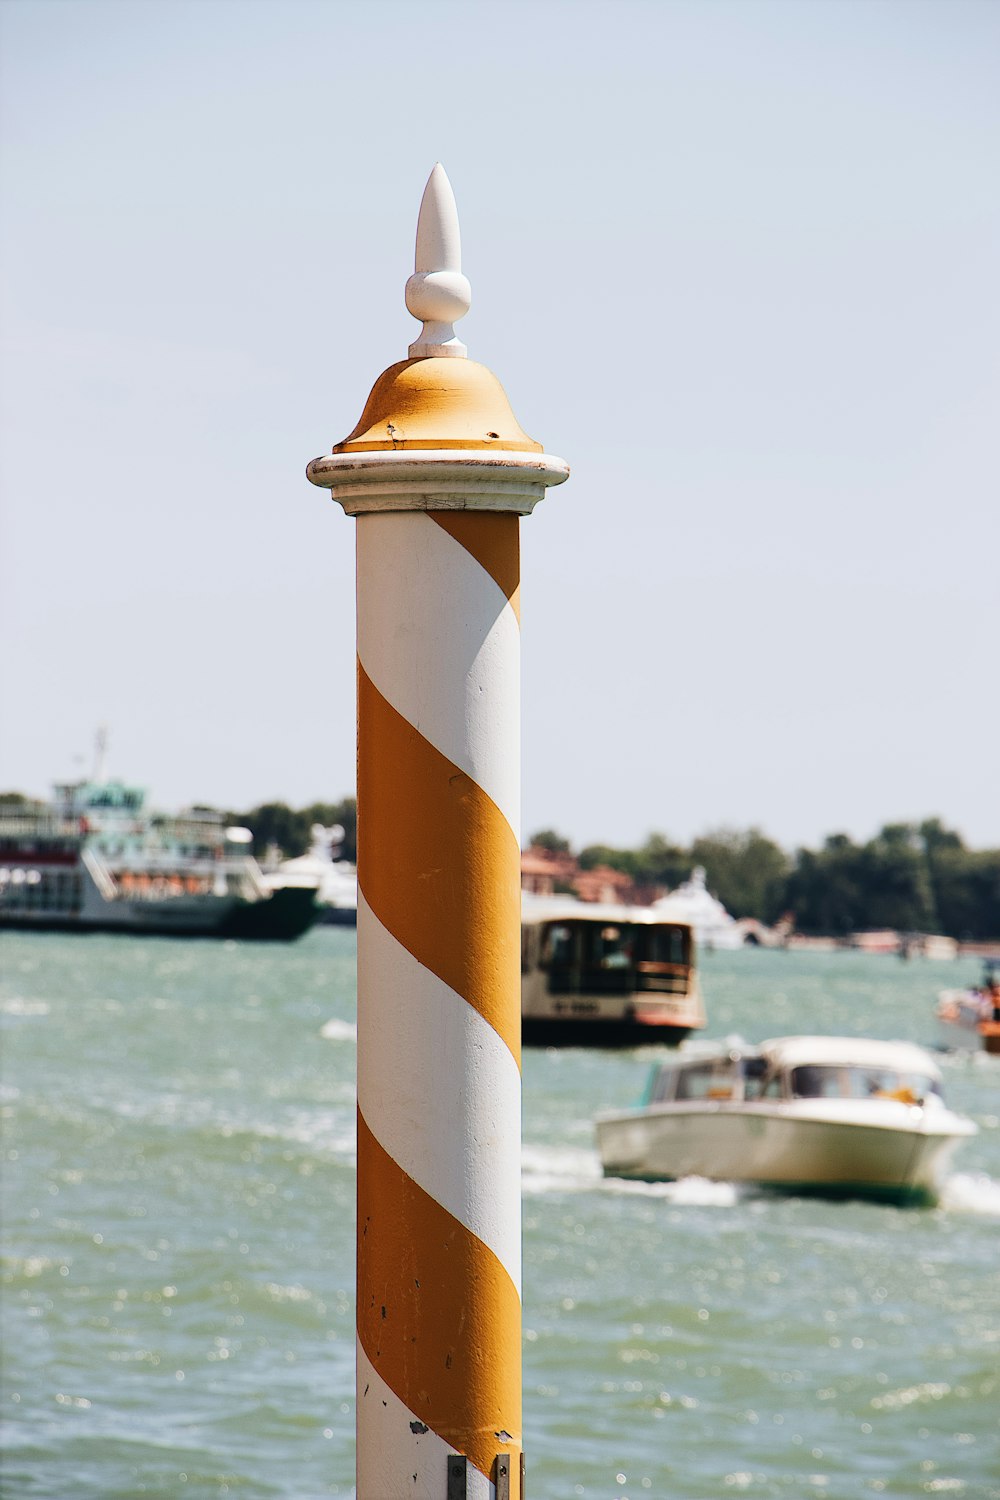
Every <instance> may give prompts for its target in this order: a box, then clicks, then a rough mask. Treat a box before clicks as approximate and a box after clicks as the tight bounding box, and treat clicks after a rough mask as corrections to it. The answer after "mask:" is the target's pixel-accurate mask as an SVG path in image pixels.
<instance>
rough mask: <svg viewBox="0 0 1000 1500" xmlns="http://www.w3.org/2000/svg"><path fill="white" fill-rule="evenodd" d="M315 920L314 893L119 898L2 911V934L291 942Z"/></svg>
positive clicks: (290, 891)
mask: <svg viewBox="0 0 1000 1500" xmlns="http://www.w3.org/2000/svg"><path fill="white" fill-rule="evenodd" d="M317 915H318V913H317V910H316V904H315V900H314V896H313V892H312V891H311V890H308V889H295V888H292V887H289V888H287V889H283V890H278V891H274V892H273V893H272V894H271V895H270V896H268V897H267V898H266V899H263V900H259V901H250V900H246V899H243V898H239V897H226V896H219V897H215V896H203V897H192V898H184V897H178V898H176V899H169V898H168V899H164V900H158V901H142V900H126V899H120V900H117V901H109V902H105V903H103V904H102V905H100V906H98V907H97V908H96V909H94V908H91V909H89V910H83V911H80V912H76V913H72V912H70V913H65V912H64V913H60V912H45V911H34V912H31V911H29V912H18V913H13V912H5V913H3V914H2V915H0V929H2V928H10V929H15V930H17V931H20V932H78V933H106V934H107V933H114V934H119V935H127V936H132V937H183V938H238V939H241V940H244V941H248V942H291V941H293V940H294V939H295V938H298V937H301V936H302V934H303V933H305V932H307V931H308V930H309V928H310V927H312V926H313V924H314V923H315V921H316V919H317Z"/></svg>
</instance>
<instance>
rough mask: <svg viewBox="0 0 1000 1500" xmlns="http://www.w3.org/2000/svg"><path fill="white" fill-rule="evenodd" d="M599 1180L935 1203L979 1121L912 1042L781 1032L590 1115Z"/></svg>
mask: <svg viewBox="0 0 1000 1500" xmlns="http://www.w3.org/2000/svg"><path fill="white" fill-rule="evenodd" d="M595 1128H596V1133H597V1146H598V1150H599V1153H600V1157H601V1165H602V1167H603V1170H604V1174H605V1176H607V1177H625V1178H637V1179H640V1180H643V1181H675V1180H678V1179H680V1178H683V1177H704V1178H708V1179H709V1180H711V1181H717V1182H736V1183H752V1184H754V1185H755V1186H758V1187H762V1188H769V1189H775V1190H778V1191H782V1192H787V1193H812V1194H820V1195H824V1196H831V1197H864V1198H874V1199H878V1200H881V1201H887V1202H895V1203H932V1202H934V1201H936V1199H937V1197H938V1195H939V1193H940V1190H941V1185H942V1181H943V1178H944V1175H945V1173H946V1171H947V1169H948V1166H949V1163H950V1161H951V1157H952V1154H953V1153H954V1151H955V1149H956V1147H957V1146H958V1145H959V1143H960V1142H961V1141H962V1140H964V1139H965V1138H967V1137H968V1136H972V1135H975V1133H976V1126H975V1124H974V1123H973V1122H972V1121H971V1120H968V1119H966V1118H965V1117H964V1116H961V1115H958V1114H955V1113H953V1112H952V1111H951V1110H950V1109H949V1108H948V1107H947V1105H946V1104H945V1102H944V1099H943V1097H942V1092H941V1070H940V1068H939V1067H938V1065H937V1063H936V1062H935V1061H934V1059H933V1057H931V1055H930V1053H928V1052H926V1051H925V1050H924V1048H922V1047H918V1046H915V1045H914V1044H913V1043H911V1042H892V1041H875V1040H872V1039H870V1038H866V1037H838V1036H786V1037H776V1038H774V1039H772V1040H770V1041H765V1042H761V1043H760V1044H759V1046H750V1045H746V1046H744V1045H742V1044H739V1045H731V1044H728V1043H721V1044H716V1045H715V1046H713V1047H710V1048H707V1049H705V1048H700V1049H699V1048H693V1049H691V1050H690V1051H688V1050H687V1049H685V1051H684V1052H683V1053H682V1054H681V1055H680V1056H678V1057H677V1058H674V1059H671V1060H669V1061H667V1062H661V1063H657V1064H656V1065H655V1066H654V1068H653V1070H652V1072H651V1074H650V1076H649V1080H648V1083H647V1087H646V1092H645V1094H644V1096H643V1099H642V1101H641V1102H640V1103H639V1104H638V1105H637V1106H636V1107H635V1108H632V1109H625V1110H610V1111H605V1112H603V1113H601V1114H599V1115H598V1116H597V1119H596V1121H595Z"/></svg>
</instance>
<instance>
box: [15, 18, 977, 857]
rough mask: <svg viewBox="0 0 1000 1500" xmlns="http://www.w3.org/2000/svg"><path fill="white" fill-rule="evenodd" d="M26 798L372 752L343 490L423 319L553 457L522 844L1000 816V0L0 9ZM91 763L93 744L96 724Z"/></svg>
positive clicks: (784, 837)
mask: <svg viewBox="0 0 1000 1500" xmlns="http://www.w3.org/2000/svg"><path fill="white" fill-rule="evenodd" d="M0 43H2V54H3V59H2V64H0V67H2V75H0V100H2V102H0V142H2V144H0V151H2V156H0V209H2V219H3V224H4V230H3V245H2V269H3V309H2V313H3V317H2V325H3V326H2V333H3V366H2V373H3V418H2V421H3V430H2V433H0V438H2V458H0V463H2V471H0V477H2V485H3V499H4V529H3V545H4V551H3V565H2V567H3V572H2V580H0V628H2V632H3V641H4V648H3V653H2V656H3V668H2V670H3V687H2V699H0V701H2V705H3V721H4V722H3V730H2V750H0V788H16V789H19V790H23V791H28V792H33V793H44V792H45V791H46V789H47V787H48V785H49V783H50V781H51V780H52V779H55V778H58V777H61V776H65V775H70V774H73V772H74V771H79V770H80V769H81V767H82V765H84V764H86V765H89V763H90V754H91V745H92V741H93V736H94V731H95V729H96V728H97V726H98V725H99V724H107V725H108V726H109V728H110V734H111V758H110V768H111V769H112V770H113V771H115V772H116V773H118V774H120V775H122V776H124V777H125V778H126V779H130V780H136V781H139V782H142V783H144V784H147V785H148V786H149V787H150V788H151V790H152V793H153V796H154V800H155V801H156V802H158V803H159V804H161V805H163V806H166V807H174V806H179V805H180V804H182V803H184V802H186V801H190V800H205V801H209V802H214V803H217V804H219V805H228V806H231V807H233V808H241V807H247V806H249V805H252V804H253V803H255V802H258V801H261V800H264V799H267V798H281V799H284V800H287V801H290V802H291V803H293V804H295V805H301V804H303V803H305V802H307V801H310V800H313V799H316V798H323V799H327V798H329V799H336V798H338V797H340V796H342V795H345V794H348V793H350V792H352V790H353V777H354V574H353V555H354V523H353V522H352V521H349V520H348V519H347V518H346V517H345V516H344V515H343V513H342V512H341V511H340V509H339V507H337V506H335V505H333V504H332V503H331V502H330V500H329V498H328V497H327V496H326V495H325V494H324V493H323V492H321V491H319V490H316V489H313V488H312V487H311V486H310V485H309V484H308V483H307V482H306V480H305V478H304V474H303V470H304V466H305V464H306V462H307V461H308V460H309V459H310V458H313V457H315V456H316V455H317V454H319V453H321V452H323V451H326V450H328V449H329V448H330V446H331V445H332V443H334V442H335V441H337V440H339V439H340V438H341V437H343V436H344V435H345V434H346V433H347V432H348V431H349V430H350V429H351V428H352V427H353V425H354V423H355V421H356V420H357V417H358V415H359V414H360V411H361V407H362V405H363V403H364V399H365V396H366V395H367V392H368V389H369V387H370V385H371V384H372V382H373V381H374V379H375V377H376V376H377V375H378V374H379V372H380V371H381V370H382V369H383V368H385V366H387V365H388V364H390V363H392V362H393V361H394V360H396V359H398V358H401V357H403V356H404V355H405V352H406V346H407V344H408V343H409V341H410V339H411V338H412V337H413V330H414V329H415V327H416V325H415V324H414V323H413V322H412V320H411V319H410V318H409V316H408V315H407V313H406V311H405V309H404V306H403V284H404V282H405V280H406V277H407V275H408V274H409V272H410V270H411V268H412V253H413V234H414V227H415V222H416V211H417V206H418V203H419V200H420V194H421V191H422V189H423V185H424V181H425V179H426V177H427V174H428V172H429V170H430V168H431V166H432V165H433V163H434V161H435V160H437V159H439V158H440V159H441V160H442V161H443V162H444V163H445V166H446V167H447V170H448V173H449V175H450V177H451V180H452V183H453V186H454V188H455V192H456V196H457V199H458V204H459V211H460V214H461V218H462V229H463V242H464V257H465V269H466V272H467V274H468V275H469V277H470V279H471V281H472V286H473V295H474V304H473V309H472V312H471V313H470V314H469V316H468V317H467V318H466V319H465V321H464V323H463V324H462V332H463V336H464V338H465V341H466V342H467V344H468V345H469V351H470V355H471V357H473V358H476V359H479V360H482V361H483V362H484V363H485V364H488V365H489V366H490V367H491V368H492V369H493V370H495V371H496V373H497V374H498V375H499V376H500V378H501V380H502V381H503V382H504V385H505V386H506V389H507V392H508V394H509V396H510V398H511V401H512V403H513V406H514V409H515V412H516V413H517V415H518V417H519V419H520V420H521V422H522V424H523V426H524V427H525V428H526V429H527V430H528V431H529V432H530V433H531V434H532V435H533V436H535V437H537V438H539V439H540V440H542V441H543V442H544V443H545V445H546V447H547V448H548V449H549V451H550V452H553V453H557V454H560V455H562V456H563V457H565V458H567V459H568V460H569V461H570V463H571V464H572V466H573V475H572V478H571V480H570V482H569V483H568V484H567V485H565V486H564V487H563V488H562V489H560V490H557V491H554V492H552V493H551V494H550V496H549V498H548V499H546V501H545V502H544V504H543V505H542V506H541V507H540V508H539V510H538V511H537V512H536V513H535V515H534V516H533V517H531V518H530V519H529V520H527V521H526V522H525V523H524V526H523V533H522V543H523V656H524V831H525V833H526V834H527V833H530V832H532V831H534V830H535V829H537V828H539V827H541V826H546V825H548V826H555V827H557V828H559V829H561V830H562V831H563V832H565V833H566V834H567V835H568V836H570V837H571V838H572V839H573V840H574V841H575V842H576V843H587V842H591V841H595V840H603V841H607V842H611V843H623V844H628V843H634V842H637V841H639V840H640V839H642V838H643V837H644V836H645V834H646V833H647V832H648V831H650V830H651V829H659V830H662V831H664V832H666V833H668V834H670V835H673V836H674V837H677V838H680V839H688V838H690V837H691V836H693V835H694V834H696V833H698V832H699V831H702V830H704V829H707V828H710V827H714V826H718V825H720V824H735V825H738V826H746V825H748V824H751V823H755V824H758V825H760V826H762V827H763V828H764V829H765V830H766V831H767V832H769V833H770V834H771V835H772V836H773V837H775V838H777V839H778V840H779V841H781V842H782V843H785V844H787V845H793V844H796V843H807V844H808V843H813V842H815V841H816V840H818V839H819V838H820V837H822V836H823V835H824V834H826V833H828V832H833V831H836V830H845V831H848V832H850V833H853V834H854V835H855V836H859V837H860V836H866V835H868V834H870V833H871V832H873V831H874V830H875V829H876V828H877V827H878V826H879V825H880V824H881V823H882V822H883V821H886V820H890V819H897V818H912V817H920V816H923V815H925V814H933V813H937V814H940V815H941V816H942V817H943V818H944V819H945V820H946V821H947V822H949V823H951V824H953V825H954V826H957V827H958V828H959V829H960V830H961V831H962V832H963V833H964V835H965V836H966V838H967V839H968V840H969V841H970V842H971V843H972V844H973V845H990V846H995V845H997V844H1000V796H998V789H997V779H998V778H997V766H998V763H1000V753H998V747H1000V681H998V671H997V661H998V649H997V648H998V637H1000V630H998V581H1000V573H998V559H1000V546H998V543H1000V521H998V514H1000V505H998V500H1000V456H998V443H997V404H998V395H1000V390H998V387H1000V379H998V350H1000V327H998V324H1000V316H998V293H997V288H998V267H1000V194H998V191H997V185H998V181H1000V170H998V167H1000V162H998V157H1000V151H998V144H1000V129H998V124H1000V88H998V87H997V79H998V77H1000V5H997V4H995V3H991V0H986V3H977V0H972V3H969V0H942V3H936V0H930V3H921V0H909V3H901V0H889V3H880V0H851V3H827V0H815V3H808V0H783V3H766V0H661V3H658V4H656V3H647V4H644V3H635V0H616V3H613V4H587V3H579V0H575V3H565V4H563V3H551V0H550V3H545V0H534V3H531V4H525V5H521V4H517V3H510V0H506V3H493V0H486V3H478V4H477V3H473V0H469V3H464V4H463V3H454V4H441V3H428V4H416V3H406V4H397V3H381V4H380V3H371V0H366V3H353V0H351V3H325V4H324V3H318V0H314V3H296V0H282V3H247V0H214V3H212V4H203V3H200V0H199V3H186V0H172V3H160V0H148V3H143V0H135V3H129V4H125V3H121V0H119V3H110V4H106V3H91V0H72V3H66V0H31V3H23V0H5V3H4V4H3V5H2V6H0ZM80 756H84V757H86V759H85V761H84V762H81V761H80V760H79V759H78V757H80Z"/></svg>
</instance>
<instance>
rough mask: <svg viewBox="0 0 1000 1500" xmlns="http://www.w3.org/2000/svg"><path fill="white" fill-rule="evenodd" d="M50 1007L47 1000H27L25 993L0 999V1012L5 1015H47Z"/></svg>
mask: <svg viewBox="0 0 1000 1500" xmlns="http://www.w3.org/2000/svg"><path fill="white" fill-rule="evenodd" d="M51 1008H52V1007H51V1006H50V1005H49V1002H48V1001H47V1000H29V999H28V998H27V996H25V995H10V996H9V997H8V998H7V999H4V1000H0V1014H2V1015H5V1016H47V1015H48V1014H49V1011H50V1010H51Z"/></svg>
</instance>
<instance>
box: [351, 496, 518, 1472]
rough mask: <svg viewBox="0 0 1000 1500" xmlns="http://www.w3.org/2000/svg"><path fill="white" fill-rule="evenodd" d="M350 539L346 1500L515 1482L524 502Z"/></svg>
mask: <svg viewBox="0 0 1000 1500" xmlns="http://www.w3.org/2000/svg"><path fill="white" fill-rule="evenodd" d="M357 543H358V881H359V894H358V1301H357V1330H358V1356H357V1357H358V1496H359V1500H393V1497H395V1496H396V1495H402V1494H405V1495H407V1496H414V1497H426V1500H441V1497H443V1496H444V1494H445V1481H446V1463H447V1458H448V1455H449V1454H455V1453H461V1454H465V1455H466V1456H467V1458H468V1460H469V1468H468V1481H467V1483H468V1495H469V1497H470V1500H489V1497H490V1496H492V1495H494V1493H495V1490H494V1485H493V1482H492V1471H493V1462H494V1459H495V1457H496V1455H497V1454H498V1453H501V1452H506V1453H510V1454H511V1457H512V1461H511V1466H510V1467H511V1475H512V1484H511V1494H512V1496H514V1497H518V1496H519V1490H518V1480H517V1475H518V1459H519V1455H520V1448H521V1200H520V1137H521V1076H520V1032H521V1018H520V855H519V847H518V837H517V831H516V830H517V828H518V822H519V797H520V690H519V672H520V630H519V620H518V582H519V551H518V548H519V536H518V517H517V516H516V515H514V514H502V513H496V512H470V511H447V512H442V511H438V512H425V511H407V512H390V513H381V512H373V513H369V514H365V515H361V516H359V517H358V528H357Z"/></svg>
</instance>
